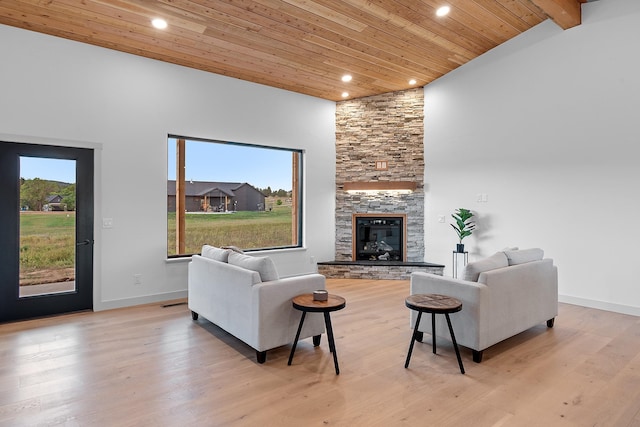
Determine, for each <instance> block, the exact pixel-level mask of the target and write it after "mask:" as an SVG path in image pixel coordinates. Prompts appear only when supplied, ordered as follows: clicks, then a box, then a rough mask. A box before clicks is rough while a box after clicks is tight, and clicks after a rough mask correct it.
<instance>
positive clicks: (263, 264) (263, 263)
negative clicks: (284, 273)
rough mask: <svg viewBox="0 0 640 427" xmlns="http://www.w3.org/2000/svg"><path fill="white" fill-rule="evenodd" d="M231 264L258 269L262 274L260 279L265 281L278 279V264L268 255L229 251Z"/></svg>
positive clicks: (248, 268)
mask: <svg viewBox="0 0 640 427" xmlns="http://www.w3.org/2000/svg"><path fill="white" fill-rule="evenodd" d="M229 264H232V265H237V266H238V267H242V268H246V269H247V270H253V271H257V272H258V273H259V274H260V280H262V281H263V282H269V281H271V280H278V271H277V270H276V265H275V264H274V263H273V260H272V259H271V258H269V257H268V256H249V255H244V254H239V253H237V252H231V253H229Z"/></svg>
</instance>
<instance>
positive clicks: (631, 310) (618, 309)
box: [558, 295, 640, 316]
mask: <svg viewBox="0 0 640 427" xmlns="http://www.w3.org/2000/svg"><path fill="white" fill-rule="evenodd" d="M558 301H560V302H564V303H567V304H572V305H579V306H582V307H589V308H597V309H599V310H605V311H613V312H615V313H621V314H630V315H632V316H640V307H633V306H630V305H622V304H613V303H610V302H603V301H596V300H591V299H586V298H578V297H572V296H568V295H558Z"/></svg>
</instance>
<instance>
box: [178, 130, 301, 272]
mask: <svg viewBox="0 0 640 427" xmlns="http://www.w3.org/2000/svg"><path fill="white" fill-rule="evenodd" d="M172 140H175V141H176V143H177V142H178V141H179V140H183V141H184V142H185V153H184V155H185V157H186V143H187V142H197V143H204V144H224V145H233V146H238V147H245V148H257V149H263V150H275V151H285V152H288V153H291V155H292V166H291V199H292V206H291V216H292V220H291V234H292V243H291V244H289V245H283V246H270V247H261V248H242V250H243V251H244V252H257V251H260V252H262V251H278V250H288V249H297V248H302V247H303V244H304V242H303V232H302V231H303V212H304V203H303V201H304V197H303V196H304V190H303V188H304V182H303V177H304V173H303V165H304V154H305V151H304V149H300V148H288V147H276V146H271V145H261V144H255V143H244V142H236V141H222V140H216V139H209V138H200V137H188V136H184V135H177V134H168V135H167V175H166V176H167V178H166V181H167V182H169V181H170V180H169V169H168V168H169V161H170V160H171V158H172V155H171V147H170V143H171V141H172ZM176 145H177V144H176ZM294 155H295V156H296V157H297V160H293V159H294ZM173 158H174V159H175V160H176V177H175V182H176V183H178V179H179V174H178V169H179V167H178V163H177V162H178V153H177V152H176V153H175V155H173ZM184 162H185V163H186V158H185V159H184ZM182 177H183V182H187V178H186V177H185V176H184V174H183V175H182ZM243 182H246V181H243ZM247 184H248V183H247ZM249 185H251V184H249ZM252 187H253V185H252ZM269 187H270V186H269ZM254 188H256V189H258V187H254ZM275 190H278V189H275ZM176 193H177V191H176ZM168 196H169V194H167V202H166V203H168ZM177 203H178V201H177V194H176V209H175V210H173V211H170V210H168V209H167V217H166V219H167V222H166V224H167V226H166V232H167V236H166V241H167V248H166V256H167V258H168V259H181V258H188V257H191V256H192V255H194V253H187V252H185V253H176V254H172V255H170V254H169V247H170V243H169V231H170V230H169V220H168V218H169V213H171V212H175V213H176V223H177V222H178V218H177V206H178V205H177ZM296 208H297V209H296ZM265 209H266V206H265ZM186 213H188V212H185V214H186ZM178 233H179V230H178V229H176V234H178ZM294 233H295V239H296V242H297V243H293V238H294ZM185 234H186V231H185ZM205 243H206V242H203V243H202V244H205ZM176 252H179V251H176Z"/></svg>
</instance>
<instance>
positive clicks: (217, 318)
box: [188, 245, 325, 363]
mask: <svg viewBox="0 0 640 427" xmlns="http://www.w3.org/2000/svg"><path fill="white" fill-rule="evenodd" d="M188 283H189V294H188V301H189V302H188V304H189V309H190V310H191V313H192V317H193V320H198V317H199V316H203V317H204V318H206V319H207V320H209V321H210V322H212V323H214V324H216V325H217V326H219V327H220V328H222V329H224V330H225V331H227V332H228V333H230V334H231V335H233V336H235V337H236V338H238V339H240V340H242V341H244V342H245V343H246V344H248V345H249V346H251V347H253V348H254V349H255V350H256V356H257V360H258V363H264V362H265V360H266V351H267V350H270V349H273V348H276V347H279V346H282V345H286V344H292V343H293V339H294V338H295V334H296V330H297V327H298V324H299V322H300V316H301V312H300V311H298V310H295V309H294V308H293V306H292V303H291V299H292V298H293V297H295V296H296V295H299V294H304V293H311V292H313V291H314V290H319V289H325V278H324V276H322V275H320V274H306V275H302V276H294V277H285V278H279V277H278V273H277V271H276V268H275V265H274V264H273V261H272V260H271V259H270V258H268V257H264V256H262V257H258V256H255V257H254V256H249V255H246V254H242V253H238V252H236V251H234V250H230V249H222V248H216V247H213V246H209V245H205V246H204V247H203V248H202V254H201V255H194V256H193V257H192V258H191V262H190V263H189V279H188ZM323 332H324V319H323V317H322V314H319V313H309V315H307V317H306V318H305V323H304V327H303V328H302V331H301V333H300V339H303V338H308V337H314V339H313V342H314V345H316V346H317V345H319V344H320V335H321V334H322V333H323Z"/></svg>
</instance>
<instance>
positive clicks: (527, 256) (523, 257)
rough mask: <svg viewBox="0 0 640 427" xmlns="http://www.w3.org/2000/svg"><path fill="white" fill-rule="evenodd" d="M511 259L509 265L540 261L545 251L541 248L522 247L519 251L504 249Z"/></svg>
mask: <svg viewBox="0 0 640 427" xmlns="http://www.w3.org/2000/svg"><path fill="white" fill-rule="evenodd" d="M504 254H505V255H506V256H507V259H508V260H509V265H518V264H525V263H527V262H532V261H540V260H541V259H542V257H543V256H544V251H543V250H542V249H540V248H531V249H520V250H519V251H504Z"/></svg>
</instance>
